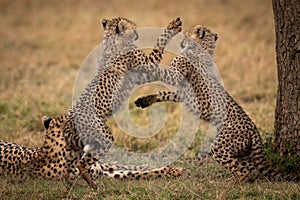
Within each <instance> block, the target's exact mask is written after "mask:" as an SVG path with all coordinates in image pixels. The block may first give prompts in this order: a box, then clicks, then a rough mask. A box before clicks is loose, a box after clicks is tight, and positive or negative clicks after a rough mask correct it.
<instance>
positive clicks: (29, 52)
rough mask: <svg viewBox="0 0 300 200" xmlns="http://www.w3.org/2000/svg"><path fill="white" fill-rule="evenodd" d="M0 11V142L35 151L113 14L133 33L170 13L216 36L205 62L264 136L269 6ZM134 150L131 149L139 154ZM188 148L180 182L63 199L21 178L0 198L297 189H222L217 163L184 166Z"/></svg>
mask: <svg viewBox="0 0 300 200" xmlns="http://www.w3.org/2000/svg"><path fill="white" fill-rule="evenodd" d="M0 9H1V12H0V16H1V17H0V38H1V39H0V52H1V53H0V60H1V73H0V138H1V139H5V140H8V141H14V142H18V143H21V144H24V145H30V146H38V145H41V143H42V141H43V128H42V124H41V123H40V119H41V117H42V116H43V115H49V116H54V115H56V114H59V113H65V112H66V111H67V109H68V108H69V107H70V106H71V103H72V102H71V101H72V91H73V84H74V80H75V78H76V75H77V71H78V69H79V67H80V65H81V62H82V61H83V60H84V58H85V57H86V56H87V55H88V53H89V52H90V51H91V50H92V49H93V48H94V47H95V46H96V45H97V44H98V43H100V42H101V37H102V31H101V26H100V24H99V20H100V19H101V18H103V17H107V18H109V17H115V16H123V17H127V18H129V19H132V20H133V21H135V22H136V23H137V24H138V26H139V27H163V26H165V25H166V24H167V23H168V21H169V20H170V19H171V18H173V17H175V16H180V17H181V18H182V20H183V24H184V25H183V28H184V29H186V28H190V27H192V26H194V25H195V24H202V25H205V26H208V27H210V28H211V29H212V30H214V31H215V32H217V33H219V36H220V37H219V41H218V44H217V51H216V54H215V60H216V63H217V67H218V69H219V70H220V73H221V75H222V78H223V81H224V84H225V87H226V89H227V90H228V91H229V93H230V94H231V95H232V96H233V97H234V98H235V99H236V100H237V101H238V102H239V103H240V104H241V105H242V107H243V108H244V109H245V110H246V112H247V113H248V114H249V115H250V116H251V117H252V119H253V120H254V121H255V122H256V124H257V126H258V127H259V128H260V129H261V130H263V131H264V132H268V133H272V132H273V124H274V108H275V97H276V84H277V82H276V81H277V79H276V64H275V45H274V44H275V38H274V37H275V34H274V22H273V14H272V6H271V1H270V0H266V1H260V0H252V1H234V0H201V1H199V0H198V1H196V0H191V1H189V2H188V3H187V2H185V1H179V0H176V1H165V0H151V1H147V3H145V2H143V1H131V0H130V1H129V0H123V1H117V0H110V1H96V0H88V1H73V0H71V1H58V0H56V1H37V0H36V1H34V0H27V1H21V0H16V1H5V0H0ZM136 95H137V94H136ZM132 99H133V98H132ZM131 104H132V102H131ZM167 108H168V109H167V112H168V114H169V115H170V116H171V118H174V117H173V116H176V115H177V116H178V115H179V114H178V113H179V112H180V111H178V107H176V105H173V104H172V105H168V106H167ZM131 113H133V114H137V116H138V117H137V118H134V122H135V123H137V124H143V123H145V122H144V120H141V119H144V118H146V117H147V113H146V112H145V111H141V110H139V109H137V108H134V107H133V106H131ZM147 120H149V119H147ZM175 122H176V120H175ZM146 123H147V122H146ZM168 123H169V124H168V125H167V126H166V127H165V129H164V130H163V133H164V134H168V133H170V132H172V131H173V130H175V129H176V123H174V120H173V123H172V120H169V121H168ZM110 127H111V129H112V131H113V133H114V135H116V138H117V141H118V143H120V144H121V145H122V142H123V143H125V145H126V146H128V147H129V148H130V147H131V146H130V145H132V144H130V142H132V139H131V138H129V137H126V136H125V137H124V136H120V129H118V127H117V126H116V125H115V123H114V122H113V120H111V121H110ZM118 137H119V138H118ZM161 137H162V136H159V137H158V138H156V140H159V139H161ZM135 142H136V141H135ZM136 144H137V146H134V147H132V148H133V149H137V148H142V147H141V146H139V143H136ZM148 145H149V144H148ZM150 146H151V145H150ZM192 147H194V149H191V150H190V152H189V153H187V155H185V156H183V158H182V159H180V160H179V161H178V165H182V166H184V167H186V168H190V171H191V175H190V177H183V178H180V179H178V180H165V179H163V180H146V181H132V182H129V181H125V182H122V181H111V180H104V184H105V185H106V186H107V187H106V188H105V189H103V190H102V191H100V192H98V193H93V192H92V191H90V190H89V189H86V188H84V187H83V188H81V187H78V188H77V187H76V188H75V189H74V190H71V192H70V193H69V196H68V190H65V189H62V187H60V185H59V184H55V183H52V182H47V181H42V180H30V181H29V183H32V184H30V186H28V185H27V184H12V183H9V182H7V181H6V179H1V184H0V185H1V187H0V188H1V189H0V194H1V195H0V196H2V197H4V198H11V199H20V198H22V199H38V198H39V199H54V198H57V199H61V198H71V199H78V198H83V199H92V198H100V197H106V198H108V199H115V198H119V199H127V198H131V199H141V198H143V199H152V198H153V197H157V198H159V199H171V198H173V199H180V198H182V199H226V198H228V199H299V198H300V195H299V191H300V189H299V184H290V183H281V184H271V183H267V182H258V183H255V184H242V185H238V186H229V185H227V184H226V183H225V182H224V180H223V179H222V178H218V177H217V174H220V172H221V171H222V169H220V168H218V166H216V165H202V166H201V167H197V165H194V164H189V163H187V161H189V160H190V157H192V154H193V153H194V151H196V149H195V148H196V147H197V145H195V144H194V145H193V146H192ZM40 193H41V194H40Z"/></svg>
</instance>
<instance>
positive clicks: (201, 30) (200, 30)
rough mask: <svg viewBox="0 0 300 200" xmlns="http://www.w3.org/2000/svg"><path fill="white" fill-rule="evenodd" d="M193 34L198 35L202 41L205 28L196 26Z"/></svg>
mask: <svg viewBox="0 0 300 200" xmlns="http://www.w3.org/2000/svg"><path fill="white" fill-rule="evenodd" d="M193 32H194V33H196V34H197V35H198V37H199V38H200V39H203V38H204V37H205V28H204V27H202V26H201V25H197V26H195V27H194V28H193Z"/></svg>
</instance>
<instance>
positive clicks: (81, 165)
mask: <svg viewBox="0 0 300 200" xmlns="http://www.w3.org/2000/svg"><path fill="white" fill-rule="evenodd" d="M77 168H78V170H79V172H80V175H81V176H82V178H83V179H84V180H85V181H86V182H87V183H88V184H89V186H90V187H91V188H93V189H95V190H96V189H97V188H98V187H97V185H96V184H95V182H94V181H93V178H92V177H91V175H90V174H89V171H88V169H87V168H86V163H85V161H84V159H81V160H79V161H78V162H77Z"/></svg>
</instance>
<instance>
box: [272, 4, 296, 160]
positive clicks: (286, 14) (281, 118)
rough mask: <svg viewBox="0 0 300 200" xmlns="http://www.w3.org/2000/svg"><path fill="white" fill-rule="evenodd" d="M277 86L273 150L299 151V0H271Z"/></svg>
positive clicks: (289, 153)
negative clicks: (273, 20) (274, 34)
mask: <svg viewBox="0 0 300 200" xmlns="http://www.w3.org/2000/svg"><path fill="white" fill-rule="evenodd" d="M272 3H273V11H274V19H275V32H276V55H277V72H278V88H277V102H276V109H275V133H274V134H275V140H274V147H275V150H276V151H277V152H278V153H280V155H291V154H298V155H300V1H299V0H272Z"/></svg>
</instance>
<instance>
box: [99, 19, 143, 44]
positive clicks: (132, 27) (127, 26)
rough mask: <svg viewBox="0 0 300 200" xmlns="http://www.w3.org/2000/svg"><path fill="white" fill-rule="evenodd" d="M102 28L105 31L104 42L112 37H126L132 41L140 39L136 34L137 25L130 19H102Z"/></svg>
mask: <svg viewBox="0 0 300 200" xmlns="http://www.w3.org/2000/svg"><path fill="white" fill-rule="evenodd" d="M102 26H103V29H104V37H103V40H104V42H105V41H106V40H107V39H108V38H109V37H112V36H122V37H124V36H126V37H130V40H132V41H135V40H137V39H138V34H137V32H136V24H135V23H134V22H132V21H130V20H129V19H126V18H122V17H117V18H112V19H111V20H109V19H102Z"/></svg>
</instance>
